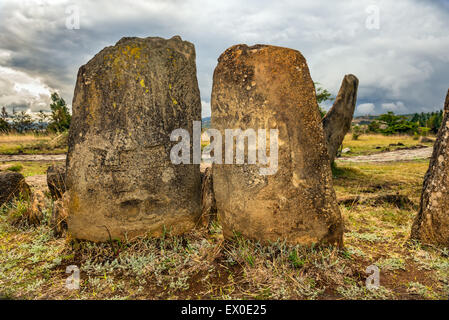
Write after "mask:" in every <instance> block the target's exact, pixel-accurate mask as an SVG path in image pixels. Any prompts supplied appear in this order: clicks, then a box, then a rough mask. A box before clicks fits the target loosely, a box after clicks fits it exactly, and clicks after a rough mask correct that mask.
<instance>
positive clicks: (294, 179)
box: [211, 45, 343, 245]
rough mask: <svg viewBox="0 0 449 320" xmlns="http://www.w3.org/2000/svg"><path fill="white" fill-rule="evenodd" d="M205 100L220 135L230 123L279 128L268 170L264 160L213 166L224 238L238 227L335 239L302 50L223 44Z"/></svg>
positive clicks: (287, 236)
mask: <svg viewBox="0 0 449 320" xmlns="http://www.w3.org/2000/svg"><path fill="white" fill-rule="evenodd" d="M211 106H212V127H213V128H215V129H218V130H220V132H221V133H222V136H223V137H224V136H225V132H224V131H225V129H236V128H241V129H242V130H246V129H249V128H252V129H254V130H256V131H257V130H258V129H266V130H268V131H269V130H270V129H277V130H278V134H279V143H278V144H279V156H278V170H277V172H276V173H275V174H273V175H261V174H260V170H259V169H260V168H261V167H266V166H264V165H260V163H259V164H243V165H242V164H239V165H237V164H234V165H229V164H222V165H221V164H214V165H213V184H214V193H215V199H216V203H217V210H218V218H219V221H220V223H221V224H222V227H223V232H224V235H225V237H228V238H230V237H232V236H233V234H234V232H237V233H238V234H242V235H243V236H245V237H247V238H251V239H256V240H260V241H262V242H268V241H276V240H278V239H281V240H287V241H288V242H289V243H299V244H312V243H336V244H339V245H341V244H342V235H343V227H342V225H343V222H342V218H341V214H340V210H339V207H338V205H337V202H336V196H335V192H334V190H333V186H332V176H331V169H330V162H329V155H328V151H327V148H326V144H325V140H324V133H323V126H322V124H321V116H320V114H319V111H318V104H317V101H316V95H315V88H314V84H313V81H312V79H311V77H310V74H309V69H308V67H307V63H306V60H305V59H304V57H303V56H302V55H301V53H300V52H299V51H296V50H292V49H288V48H281V47H274V46H267V45H256V46H252V47H248V46H247V45H236V46H233V47H231V48H229V49H227V50H226V51H225V52H224V53H223V54H222V55H221V56H220V58H219V60H218V65H217V67H216V68H215V72H214V79H213V89H212V100H211ZM268 136H269V134H268V133H267V137H268ZM223 139H224V138H223ZM267 145H268V142H267ZM246 163H247V162H246Z"/></svg>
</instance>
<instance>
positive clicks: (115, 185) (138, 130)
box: [67, 36, 201, 241]
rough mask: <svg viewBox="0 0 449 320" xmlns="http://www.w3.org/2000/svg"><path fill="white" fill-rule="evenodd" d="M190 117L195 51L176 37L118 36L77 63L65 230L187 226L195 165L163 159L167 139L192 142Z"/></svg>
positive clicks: (195, 97) (104, 232)
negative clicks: (185, 137) (178, 133)
mask: <svg viewBox="0 0 449 320" xmlns="http://www.w3.org/2000/svg"><path fill="white" fill-rule="evenodd" d="M194 120H196V121H200V120H201V99H200V94H199V89H198V83H197V78H196V65H195V48H194V46H193V44H191V43H189V42H187V41H182V39H181V38H180V37H179V36H176V37H173V38H171V39H169V40H165V39H162V38H123V39H121V40H120V41H119V42H117V44H116V45H115V46H111V47H107V48H105V49H103V50H102V51H101V52H99V53H98V54H97V55H96V56H95V57H94V58H92V60H90V61H89V62H88V63H87V64H86V65H84V66H82V67H81V68H80V69H79V72H78V78H77V83H76V88H75V95H74V98H73V119H72V125H71V128H70V136H69V151H68V157H67V187H68V190H69V191H68V192H69V198H70V205H69V217H68V228H69V233H70V234H71V235H72V236H73V237H75V238H81V239H88V240H93V241H104V240H108V239H110V238H112V239H114V238H120V239H123V238H125V237H127V238H128V239H129V238H130V237H134V236H138V235H143V234H149V235H153V236H157V235H160V234H161V233H162V232H164V230H166V231H171V232H172V234H180V233H183V232H185V231H188V230H190V229H192V228H193V227H194V226H195V224H196V222H197V220H198V219H199V216H200V213H201V209H200V190H201V180H200V171H199V165H192V164H179V165H174V164H172V163H171V161H170V150H171V148H172V146H173V145H174V144H176V143H177V142H172V141H170V133H171V132H172V131H173V130H175V129H178V128H183V129H186V130H187V131H188V132H189V133H190V135H191V136H192V122H193V121H194ZM190 144H192V141H190Z"/></svg>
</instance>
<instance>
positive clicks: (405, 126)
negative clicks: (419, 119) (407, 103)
mask: <svg viewBox="0 0 449 320" xmlns="http://www.w3.org/2000/svg"><path fill="white" fill-rule="evenodd" d="M378 121H379V122H380V123H382V124H384V125H386V126H387V127H386V128H385V129H382V130H381V131H382V132H383V133H384V134H394V133H413V132H416V131H417V130H418V124H417V123H415V122H411V121H407V117H405V116H397V115H395V114H394V112H392V111H389V112H388V113H385V114H382V115H380V116H379V118H378Z"/></svg>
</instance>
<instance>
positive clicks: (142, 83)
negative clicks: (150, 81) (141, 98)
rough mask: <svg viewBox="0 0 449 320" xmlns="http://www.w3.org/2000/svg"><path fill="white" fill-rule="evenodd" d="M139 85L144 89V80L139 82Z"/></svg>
mask: <svg viewBox="0 0 449 320" xmlns="http://www.w3.org/2000/svg"><path fill="white" fill-rule="evenodd" d="M140 85H141V86H142V88H145V80H144V79H142V80H140Z"/></svg>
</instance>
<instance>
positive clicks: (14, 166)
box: [0, 161, 59, 177]
mask: <svg viewBox="0 0 449 320" xmlns="http://www.w3.org/2000/svg"><path fill="white" fill-rule="evenodd" d="M55 163H56V162H54V161H23V162H0V171H15V172H20V173H21V174H23V176H24V177H30V176H35V175H42V174H46V173H47V169H48V167H49V166H51V165H53V164H55ZM58 163H59V162H58Z"/></svg>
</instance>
